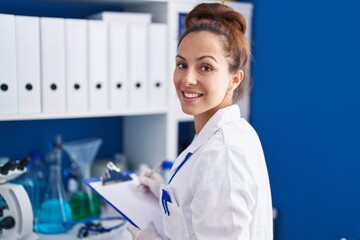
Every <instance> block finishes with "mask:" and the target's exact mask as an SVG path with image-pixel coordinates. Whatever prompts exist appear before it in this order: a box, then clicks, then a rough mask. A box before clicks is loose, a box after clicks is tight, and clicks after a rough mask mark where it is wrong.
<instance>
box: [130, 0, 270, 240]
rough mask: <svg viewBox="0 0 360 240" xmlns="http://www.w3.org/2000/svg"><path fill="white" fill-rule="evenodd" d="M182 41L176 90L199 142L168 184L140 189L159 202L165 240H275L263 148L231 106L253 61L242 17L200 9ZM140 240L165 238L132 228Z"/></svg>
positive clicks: (219, 8) (154, 182)
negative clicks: (152, 194) (148, 192)
mask: <svg viewBox="0 0 360 240" xmlns="http://www.w3.org/2000/svg"><path fill="white" fill-rule="evenodd" d="M185 27H186V31H185V32H184V34H183V35H182V38H181V39H180V41H179V45H178V51H177V55H176V68H175V71H174V85H175V88H176V91H177V95H178V97H179V100H180V103H181V107H182V110H183V111H184V112H185V113H187V114H190V115H193V116H194V124H195V131H196V135H195V137H194V140H193V142H192V143H191V144H190V146H189V147H188V148H187V149H185V150H184V152H182V153H181V154H180V155H179V157H178V158H177V159H176V160H175V162H174V165H173V168H172V176H171V179H170V181H169V182H168V183H166V184H163V183H162V182H163V181H162V179H161V177H160V176H159V175H157V174H152V175H151V177H146V175H145V174H144V175H143V176H142V177H141V178H140V181H141V182H142V183H143V184H144V185H146V186H148V187H149V189H150V190H151V191H152V192H153V193H154V194H155V195H156V196H158V197H159V199H160V207H161V208H162V209H163V211H162V212H163V227H164V232H165V235H166V237H163V238H166V239H172V240H175V239H179V240H187V239H205V240H211V239H216V240H219V239H241V240H244V239H252V240H265V239H266V240H270V239H273V232H272V203H271V192H270V184H269V178H268V173H267V167H266V163H265V159H264V154H263V150H262V147H261V143H260V140H259V138H258V135H257V134H256V132H255V130H254V129H253V128H252V127H251V126H250V124H249V123H248V122H247V121H246V120H244V119H243V118H241V114H240V109H239V107H238V106H237V105H236V104H234V102H235V100H236V98H238V97H239V96H241V94H242V89H243V88H242V87H241V86H242V85H244V81H245V80H244V79H245V71H246V69H247V67H248V61H249V59H250V49H249V44H248V42H247V40H246V38H245V31H246V22H245V19H244V17H243V16H242V15H241V14H240V13H238V12H236V11H234V10H233V9H232V8H230V7H227V6H226V5H223V4H218V3H203V4H200V5H198V6H196V7H195V8H194V9H193V10H192V11H191V12H190V13H189V14H188V15H187V17H186V20H185ZM128 229H129V231H130V232H131V233H132V235H133V238H134V239H136V240H145V239H146V240H154V239H162V237H161V236H160V235H159V234H158V233H157V232H156V231H155V230H154V229H153V228H149V229H143V230H139V229H137V228H135V227H132V226H129V228H128Z"/></svg>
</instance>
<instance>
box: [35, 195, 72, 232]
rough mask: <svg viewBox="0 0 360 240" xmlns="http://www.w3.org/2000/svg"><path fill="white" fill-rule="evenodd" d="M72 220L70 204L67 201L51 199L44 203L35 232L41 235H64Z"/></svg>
mask: <svg viewBox="0 0 360 240" xmlns="http://www.w3.org/2000/svg"><path fill="white" fill-rule="evenodd" d="M71 220H72V214H71V208H70V204H69V203H68V202H67V201H66V200H65V201H64V200H61V199H60V200H59V199H50V200H46V201H44V202H43V204H42V205H41V208H40V211H39V213H38V216H37V221H36V224H35V231H36V232H40V233H63V232H67V231H68V230H69V229H68V227H67V226H66V223H67V222H69V221H71Z"/></svg>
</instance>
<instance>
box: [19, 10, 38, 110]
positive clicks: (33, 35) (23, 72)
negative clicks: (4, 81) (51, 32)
mask: <svg viewBox="0 0 360 240" xmlns="http://www.w3.org/2000/svg"><path fill="white" fill-rule="evenodd" d="M15 22H16V56H17V76H18V77H17V79H18V102H19V108H18V109H19V113H40V112H41V76H40V19H39V18H38V17H26V16H15Z"/></svg>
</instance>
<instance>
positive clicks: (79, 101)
mask: <svg viewBox="0 0 360 240" xmlns="http://www.w3.org/2000/svg"><path fill="white" fill-rule="evenodd" d="M65 32H66V34H65V35H66V38H65V40H66V107H67V110H68V112H77V111H85V110H87V108H88V82H87V81H88V73H87V70H88V69H87V60H88V54H87V50H88V48H87V21H86V20H82V19H66V20H65Z"/></svg>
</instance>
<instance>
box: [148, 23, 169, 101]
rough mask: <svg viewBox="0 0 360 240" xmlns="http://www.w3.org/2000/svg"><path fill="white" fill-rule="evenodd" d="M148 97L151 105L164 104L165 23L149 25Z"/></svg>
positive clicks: (165, 65) (165, 67) (165, 64)
mask: <svg viewBox="0 0 360 240" xmlns="http://www.w3.org/2000/svg"><path fill="white" fill-rule="evenodd" d="M149 29H150V30H149V44H150V46H149V59H150V60H149V78H150V79H149V86H148V89H149V98H150V106H151V107H155V108H156V107H163V106H165V105H166V99H167V98H166V77H167V69H168V66H167V61H166V59H167V51H166V49H167V48H168V46H167V44H166V43H167V41H166V31H167V28H166V24H162V23H152V24H150V25H149Z"/></svg>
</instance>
